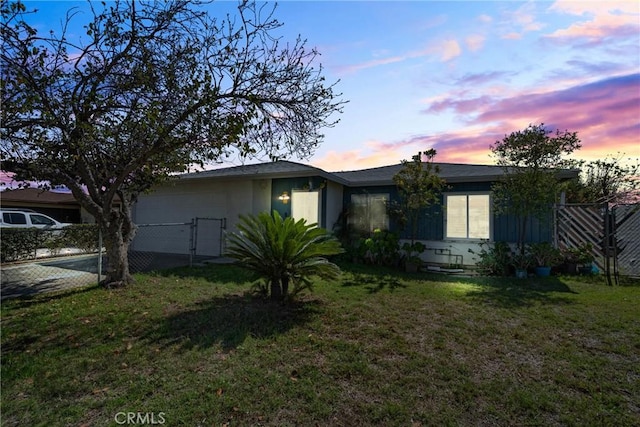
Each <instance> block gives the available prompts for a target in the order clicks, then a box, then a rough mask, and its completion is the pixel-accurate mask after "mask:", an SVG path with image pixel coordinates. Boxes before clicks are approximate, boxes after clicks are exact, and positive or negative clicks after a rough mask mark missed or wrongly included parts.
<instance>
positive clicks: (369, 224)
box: [349, 194, 389, 232]
mask: <svg viewBox="0 0 640 427" xmlns="http://www.w3.org/2000/svg"><path fill="white" fill-rule="evenodd" d="M388 202H389V194H352V195H351V214H350V215H349V224H351V225H352V226H353V227H354V228H355V229H356V230H358V231H360V232H371V231H373V230H375V229H377V228H379V229H382V230H387V229H388V228H389V215H388V214H387V203H388Z"/></svg>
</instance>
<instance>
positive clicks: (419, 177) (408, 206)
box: [389, 149, 446, 242]
mask: <svg viewBox="0 0 640 427" xmlns="http://www.w3.org/2000/svg"><path fill="white" fill-rule="evenodd" d="M435 156H436V150H434V149H429V150H427V151H425V152H418V154H416V155H415V156H413V157H412V158H411V161H408V160H403V161H402V169H400V171H398V173H396V174H395V175H394V176H393V182H394V184H395V185H396V187H397V188H398V194H399V196H400V202H399V203H395V204H390V208H389V212H390V214H392V216H394V217H395V220H396V221H397V222H398V224H399V225H400V227H402V228H404V227H405V226H406V225H407V224H408V225H409V227H410V231H411V240H412V242H413V240H414V239H415V238H416V234H417V231H418V230H417V227H418V223H419V215H420V212H421V211H422V210H423V209H425V208H427V207H428V206H431V205H434V204H437V203H439V201H440V198H439V196H440V192H441V191H442V190H443V189H444V188H445V186H446V182H445V180H444V179H443V178H440V177H439V176H438V173H439V172H440V168H439V166H438V165H436V164H434V163H433V159H434V157H435ZM423 157H425V158H426V160H425V161H423Z"/></svg>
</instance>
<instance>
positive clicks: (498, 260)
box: [469, 242, 514, 276]
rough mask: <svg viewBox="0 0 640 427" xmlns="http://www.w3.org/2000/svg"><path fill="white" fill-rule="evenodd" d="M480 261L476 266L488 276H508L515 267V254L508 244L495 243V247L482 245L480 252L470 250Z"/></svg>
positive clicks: (489, 244)
mask: <svg viewBox="0 0 640 427" xmlns="http://www.w3.org/2000/svg"><path fill="white" fill-rule="evenodd" d="M469 252H471V253H472V254H474V255H477V256H478V258H479V260H478V263H477V264H476V267H477V268H478V271H479V272H480V273H481V274H485V275H487V276H508V275H509V274H510V272H511V267H512V266H513V262H514V259H513V254H512V252H511V247H509V244H508V243H506V242H495V243H494V244H493V245H492V244H491V243H489V242H483V243H481V244H480V251H479V252H477V253H476V252H474V251H473V250H471V249H469Z"/></svg>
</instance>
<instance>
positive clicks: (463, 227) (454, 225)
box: [445, 194, 491, 239]
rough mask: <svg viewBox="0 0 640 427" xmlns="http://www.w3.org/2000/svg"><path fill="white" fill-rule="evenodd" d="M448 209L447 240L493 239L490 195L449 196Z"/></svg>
mask: <svg viewBox="0 0 640 427" xmlns="http://www.w3.org/2000/svg"><path fill="white" fill-rule="evenodd" d="M446 207H447V216H446V221H447V222H446V227H445V230H446V238H449V239H489V238H490V237H491V231H490V230H491V203H490V197H489V195H488V194H448V195H446Z"/></svg>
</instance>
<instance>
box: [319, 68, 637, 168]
mask: <svg viewBox="0 0 640 427" xmlns="http://www.w3.org/2000/svg"><path fill="white" fill-rule="evenodd" d="M434 104H435V105H434V106H432V107H431V108H430V109H429V110H428V111H427V113H433V112H442V111H445V110H447V109H450V110H453V112H454V113H456V114H458V115H460V118H461V119H462V120H463V121H464V122H465V123H466V124H464V125H463V126H462V127H461V130H456V131H450V132H444V133H438V134H423V135H416V136H413V137H411V138H407V139H403V140H397V141H369V142H367V143H366V144H364V145H363V148H362V149H359V150H351V151H347V152H344V153H339V152H336V151H333V152H330V153H329V154H327V155H325V156H324V157H322V158H319V159H317V160H314V161H313V164H314V165H316V166H318V167H321V168H323V169H326V170H349V169H357V168H361V167H375V166H382V165H388V164H393V163H397V162H399V161H400V160H401V159H407V158H410V156H411V155H412V154H415V153H416V152H418V151H419V150H424V149H427V148H435V149H436V150H437V152H438V154H437V156H436V161H439V162H452V163H478V164H492V163H493V159H492V158H491V156H490V146H491V145H493V144H494V143H495V142H496V141H500V140H502V139H503V138H504V137H505V136H506V135H508V134H510V133H511V132H514V131H517V130H522V129H524V128H526V127H527V126H528V125H529V124H540V123H545V125H546V126H547V127H548V128H549V129H551V130H554V131H555V130H556V129H559V130H561V131H564V130H568V131H571V132H577V133H578V137H579V138H580V139H581V141H582V149H580V150H579V151H578V152H577V153H574V155H573V157H574V158H580V159H585V160H597V159H601V158H604V157H605V156H607V155H615V154H616V153H623V154H625V156H628V157H633V158H637V157H640V74H632V75H627V76H619V77H613V78H610V79H605V80H601V81H597V82H593V83H589V84H583V85H576V86H573V87H569V88H567V89H563V90H557V91H548V92H538V93H524V94H520V95H513V96H510V97H507V98H498V97H478V98H474V99H467V100H464V99H463V100H438V101H436V102H435V103H434Z"/></svg>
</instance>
